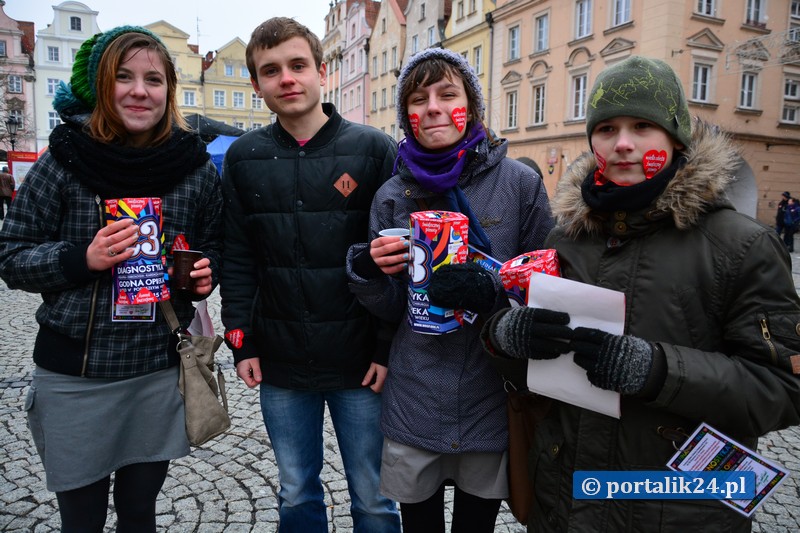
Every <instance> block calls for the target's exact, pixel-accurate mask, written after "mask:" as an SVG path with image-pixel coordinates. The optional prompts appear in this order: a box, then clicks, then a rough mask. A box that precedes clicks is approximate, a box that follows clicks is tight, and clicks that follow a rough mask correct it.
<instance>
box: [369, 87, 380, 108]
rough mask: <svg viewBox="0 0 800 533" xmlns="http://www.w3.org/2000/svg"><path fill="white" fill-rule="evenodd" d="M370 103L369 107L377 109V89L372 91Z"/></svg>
mask: <svg viewBox="0 0 800 533" xmlns="http://www.w3.org/2000/svg"><path fill="white" fill-rule="evenodd" d="M370 103H371V104H372V106H371V107H370V109H371V110H372V111H377V110H378V91H372V102H370Z"/></svg>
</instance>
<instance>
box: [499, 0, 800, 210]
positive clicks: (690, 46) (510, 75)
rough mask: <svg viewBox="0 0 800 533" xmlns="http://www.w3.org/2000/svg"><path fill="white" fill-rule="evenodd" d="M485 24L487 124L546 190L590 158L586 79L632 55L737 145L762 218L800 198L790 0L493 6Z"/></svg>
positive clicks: (599, 0)
mask: <svg viewBox="0 0 800 533" xmlns="http://www.w3.org/2000/svg"><path fill="white" fill-rule="evenodd" d="M491 15H492V21H493V23H492V29H491V31H492V34H493V40H492V44H491V48H492V51H493V57H492V60H491V62H492V65H493V67H492V69H491V73H490V80H489V83H490V91H491V92H490V94H491V98H490V99H489V101H488V104H487V105H488V109H489V124H490V127H492V128H493V129H494V130H495V131H496V132H498V133H499V134H500V135H502V136H503V137H506V138H508V139H509V141H510V146H509V156H511V157H514V158H518V157H522V156H525V157H530V158H532V159H534V160H535V161H536V162H537V163H538V164H539V166H540V167H541V168H542V170H543V173H544V178H545V184H546V186H547V188H548V190H549V191H550V192H551V193H552V192H553V191H554V190H555V185H556V183H557V181H558V179H559V178H560V177H561V175H562V174H563V172H564V170H565V169H566V166H567V165H568V164H569V163H570V162H571V161H572V160H574V159H575V157H576V156H577V155H578V154H580V153H581V152H583V151H585V150H587V149H588V146H587V144H586V136H585V134H586V131H585V128H586V121H585V116H586V97H587V93H588V91H589V89H590V88H591V86H592V84H593V82H594V80H595V79H596V77H597V75H598V74H599V73H600V71H602V70H603V68H605V67H606V66H608V65H611V64H613V63H615V62H618V61H620V60H622V59H624V58H626V57H628V56H630V55H634V54H638V55H644V56H648V57H654V58H658V59H662V60H664V61H666V62H667V63H669V64H670V65H671V66H672V67H673V68H674V69H675V71H676V72H677V73H678V75H679V77H680V78H681V80H683V87H684V91H685V92H686V95H687V98H688V100H689V107H690V112H691V113H692V114H693V115H698V116H700V117H701V118H703V119H706V120H708V121H710V122H713V123H715V124H718V125H719V126H720V127H721V128H722V129H723V130H725V131H727V132H729V133H730V134H731V135H732V137H733V138H734V139H735V140H736V141H737V142H738V143H739V144H740V146H741V147H742V154H743V156H744V158H745V160H746V161H747V162H748V163H749V165H750V168H752V170H753V173H754V174H755V181H756V184H757V189H758V203H757V206H756V207H755V208H754V212H756V213H757V216H758V218H759V219H760V220H762V221H763V222H766V223H773V222H774V213H775V205H776V203H777V201H778V200H779V199H780V194H781V192H782V191H784V190H788V191H791V192H792V193H793V194H797V193H800V181H799V180H798V177H797V176H798V175H797V166H798V163H800V0H787V1H780V2H779V1H766V0H703V1H697V0H659V1H644V0H497V9H496V10H495V11H494V12H492V14H491ZM756 208H757V211H756Z"/></svg>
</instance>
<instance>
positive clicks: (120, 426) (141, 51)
mask: <svg viewBox="0 0 800 533" xmlns="http://www.w3.org/2000/svg"><path fill="white" fill-rule="evenodd" d="M176 87H177V78H176V74H175V66H174V65H173V63H172V59H171V57H170V54H169V52H168V51H167V49H166V48H165V47H164V45H163V43H162V42H161V41H160V40H159V39H158V38H157V37H156V36H155V35H153V34H152V33H151V32H150V31H148V30H146V29H145V28H139V27H132V26H124V27H120V28H115V29H113V30H111V31H108V32H106V33H102V34H98V35H96V36H94V37H92V38H91V39H89V40H88V41H86V42H85V43H84V44H83V45H82V46H81V48H80V50H79V52H78V54H77V57H76V61H75V64H74V68H73V72H72V77H71V80H70V85H69V86H67V85H62V86H61V87H60V88H59V91H58V92H57V95H56V98H55V99H54V102H53V105H54V108H55V109H56V110H57V111H58V112H59V114H60V116H61V118H62V120H63V124H61V125H59V126H57V127H56V128H55V129H54V130H53V132H52V134H51V136H50V146H49V150H48V151H47V152H45V153H44V155H43V156H42V157H41V158H39V160H38V161H37V162H36V163H35V164H34V165H33V166H32V168H31V170H30V171H29V172H28V174H27V177H26V179H25V183H24V184H23V185H22V186H21V187H20V189H19V191H18V194H17V197H16V200H15V202H14V205H13V207H12V209H11V211H10V212H9V216H8V217H7V219H6V221H5V224H4V226H3V228H2V231H0V276H2V278H3V279H4V280H5V282H6V283H7V284H8V286H9V287H10V288H12V289H20V290H25V291H29V292H36V293H41V294H42V300H43V301H42V304H41V306H40V307H39V309H38V311H37V313H36V319H37V321H38V323H39V331H38V334H37V338H36V345H35V347H34V351H33V361H34V363H35V364H36V367H35V369H34V371H33V379H32V384H31V388H30V391H29V394H28V399H27V403H26V409H27V411H28V421H29V426H30V429H31V433H32V435H33V439H34V442H35V444H36V447H37V450H38V452H39V455H40V457H41V458H42V463H43V464H44V470H45V474H46V480H47V488H48V490H51V491H53V492H55V493H56V496H57V499H58V506H59V512H60V515H61V526H62V531H65V532H73V531H81V532H93V531H96V532H101V531H103V529H104V525H105V523H106V514H107V511H108V496H109V487H110V485H111V476H112V475H113V477H114V508H115V510H116V515H117V520H116V524H117V531H120V532H123V531H125V532H154V531H155V530H156V526H155V504H156V497H157V496H158V493H159V491H160V490H161V486H162V484H163V483H164V480H165V478H166V474H167V468H168V465H169V461H170V460H171V459H176V458H179V457H182V456H185V455H187V454H188V453H189V443H188V441H187V438H186V431H185V420H184V411H183V401H182V399H181V397H180V394H179V392H178V388H177V383H178V366H177V364H178V363H179V359H178V356H177V353H176V351H175V346H176V340H175V339H174V338H173V337H171V336H170V328H169V326H168V325H167V323H166V321H165V319H164V317H163V316H161V313H160V311H159V309H157V306H156V304H155V303H148V304H141V305H139V306H122V305H118V304H117V303H116V302H117V300H116V299H115V298H114V297H113V294H114V288H113V283H114V282H113V279H112V270H113V269H115V268H116V267H117V266H118V265H121V264H122V262H123V261H126V260H129V259H132V258H133V257H134V254H142V253H146V252H145V251H144V250H145V249H146V248H145V245H148V246H149V247H150V249H151V251H152V249H155V250H158V252H157V254H153V253H151V255H153V256H154V258H155V259H154V260H155V261H157V260H158V258H160V257H161V252H162V247H164V246H166V248H167V251H168V250H169V248H171V247H172V245H173V242H175V241H178V242H181V243H188V245H189V246H190V247H192V248H193V249H197V250H201V251H202V252H203V254H204V257H203V258H202V259H200V260H199V261H197V262H196V263H195V265H194V266H195V270H194V271H193V272H192V277H194V278H195V279H196V285H195V289H194V294H193V295H192V296H191V297H189V296H176V295H174V294H173V297H172V298H171V300H172V305H173V308H174V309H175V312H176V314H177V315H178V318H179V320H180V321H181V324H182V325H184V326H186V325H188V324H189V322H190V321H191V319H192V318H193V316H194V308H193V306H192V302H191V300H192V299H195V300H200V299H202V298H205V297H206V296H208V294H210V293H211V291H212V289H213V287H214V284H215V283H216V273H217V270H218V269H219V255H220V252H221V242H220V214H221V209H222V200H221V193H220V184H219V178H218V177H217V175H216V171H215V169H214V166H213V165H212V163H211V162H210V160H209V157H208V154H207V152H206V149H205V145H204V144H203V142H202V141H201V140H200V138H199V137H198V136H197V135H196V134H193V133H191V132H189V131H188V129H187V128H186V126H185V123H184V121H183V119H182V118H181V116H180V114H179V113H178V110H177V105H176V101H175V92H176ZM122 198H159V199H160V200H161V204H162V208H161V224H162V228H161V237H162V239H161V240H160V242H159V240H158V239H153V238H152V237H153V236H152V234H148V233H147V232H146V231H144V227H145V226H144V224H142V226H141V227H142V228H143V229H142V230H141V231H140V229H139V226H138V225H137V224H136V223H134V221H133V219H132V218H125V219H122V220H118V221H116V222H113V223H111V224H109V225H106V224H107V223H106V220H105V213H104V205H105V203H106V202H105V201H106V200H118V199H122ZM112 204H113V202H112ZM161 243H163V244H161Z"/></svg>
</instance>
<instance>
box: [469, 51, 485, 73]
mask: <svg viewBox="0 0 800 533" xmlns="http://www.w3.org/2000/svg"><path fill="white" fill-rule="evenodd" d="M472 68H474V69H475V74H482V73H483V46H476V47H475V48H473V49H472Z"/></svg>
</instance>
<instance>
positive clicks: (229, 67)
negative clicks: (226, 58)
mask: <svg viewBox="0 0 800 533" xmlns="http://www.w3.org/2000/svg"><path fill="white" fill-rule="evenodd" d="M225 76H226V77H228V78H232V77H233V65H230V64H228V63H225Z"/></svg>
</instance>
